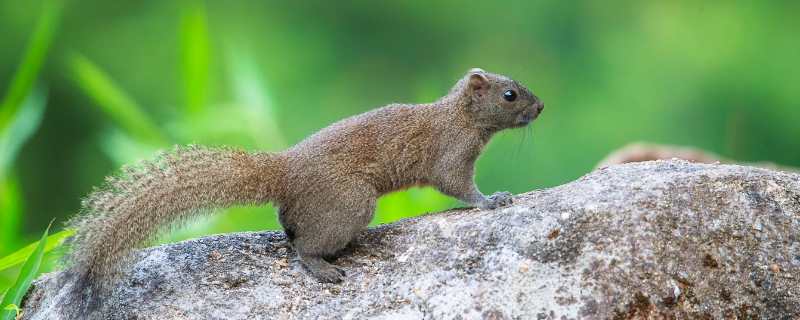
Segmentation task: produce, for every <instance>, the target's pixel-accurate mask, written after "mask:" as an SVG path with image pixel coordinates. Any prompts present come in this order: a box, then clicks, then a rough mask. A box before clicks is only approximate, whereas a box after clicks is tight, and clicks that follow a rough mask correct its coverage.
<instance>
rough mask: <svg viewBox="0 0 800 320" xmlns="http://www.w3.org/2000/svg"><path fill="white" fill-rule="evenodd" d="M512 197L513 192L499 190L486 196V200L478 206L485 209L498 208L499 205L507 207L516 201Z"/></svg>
mask: <svg viewBox="0 0 800 320" xmlns="http://www.w3.org/2000/svg"><path fill="white" fill-rule="evenodd" d="M511 197H512V195H511V192H508V191H502V192H501V191H498V192H495V193H494V194H493V195H491V196H488V197H486V200H485V201H484V202H483V203H482V204H481V205H480V206H478V207H479V208H481V209H483V210H491V209H497V208H499V207H505V206H507V205H510V204H511V203H513V202H514V201H513V200H512V199H511Z"/></svg>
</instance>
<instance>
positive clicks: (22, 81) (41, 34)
mask: <svg viewBox="0 0 800 320" xmlns="http://www.w3.org/2000/svg"><path fill="white" fill-rule="evenodd" d="M61 7H62V2H61V1H59V0H53V1H48V2H45V4H44V8H42V13H41V15H39V21H38V22H37V23H36V29H34V31H33V36H32V38H31V41H30V42H29V43H28V48H27V49H26V50H25V55H24V56H23V59H22V63H21V64H20V66H19V69H17V72H16V73H15V74H14V78H12V79H11V86H10V87H9V89H8V92H6V95H5V97H4V98H3V102H2V104H0V132H3V131H4V129H5V128H6V126H8V125H9V123H11V120H12V119H13V118H14V116H15V115H16V114H17V111H19V109H20V108H21V107H22V102H23V100H24V99H25V96H26V95H28V92H30V91H31V87H32V86H33V83H34V82H35V80H36V76H37V75H38V74H39V70H40V69H41V67H42V63H43V62H44V59H45V57H46V56H47V51H48V49H49V48H50V43H51V42H52V40H53V36H54V34H55V31H56V26H57V25H58V20H59V18H60V17H61ZM8 49H9V48H5V50H8Z"/></svg>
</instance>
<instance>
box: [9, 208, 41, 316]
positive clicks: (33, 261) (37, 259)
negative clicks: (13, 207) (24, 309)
mask: <svg viewBox="0 0 800 320" xmlns="http://www.w3.org/2000/svg"><path fill="white" fill-rule="evenodd" d="M50 224H51V225H52V222H50ZM48 231H50V226H47V230H45V231H44V235H42V240H40V241H39V245H37V246H36V249H35V250H33V253H32V254H31V255H30V257H28V260H26V261H25V263H24V264H23V265H22V269H21V270H20V273H19V278H17V282H16V283H14V285H13V286H11V288H9V289H8V291H6V294H5V296H3V301H2V302H0V306H2V307H3V308H5V307H6V306H8V305H11V304H13V305H17V306H19V303H20V302H21V301H22V296H23V295H25V291H28V287H30V286H31V282H33V278H34V277H35V276H36V271H38V270H39V265H40V264H41V263H42V255H44V248H45V246H46V245H47V232H48ZM15 316H16V312H15V311H14V310H5V309H3V310H0V320H13V319H14V317H15Z"/></svg>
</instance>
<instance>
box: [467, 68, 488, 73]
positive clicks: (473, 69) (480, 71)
mask: <svg viewBox="0 0 800 320" xmlns="http://www.w3.org/2000/svg"><path fill="white" fill-rule="evenodd" d="M469 73H470V74H473V73H486V71H483V69H481V68H472V69H469Z"/></svg>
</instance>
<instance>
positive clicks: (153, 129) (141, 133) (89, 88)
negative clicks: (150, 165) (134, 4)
mask: <svg viewBox="0 0 800 320" xmlns="http://www.w3.org/2000/svg"><path fill="white" fill-rule="evenodd" d="M68 64H69V69H70V74H71V75H72V78H73V79H74V80H75V82H76V83H77V84H78V85H79V86H81V88H83V90H84V91H86V93H87V94H89V96H90V97H92V99H94V100H95V102H97V105H98V106H99V107H100V109H101V110H103V112H105V113H106V114H107V115H108V116H109V117H110V118H111V120H113V121H114V122H115V123H116V124H117V125H118V126H119V127H120V128H122V129H123V130H124V131H125V133H127V134H128V135H130V136H131V137H132V138H134V139H136V140H139V141H141V142H145V143H148V144H152V145H157V146H163V145H166V144H167V139H166V137H165V136H164V134H163V133H162V131H161V130H159V129H158V127H157V126H156V125H155V122H154V121H153V120H152V119H150V117H149V116H148V115H147V113H145V112H144V110H143V109H142V107H140V106H139V104H137V103H136V102H135V101H134V100H133V98H131V97H130V95H128V94H127V93H125V92H124V91H122V89H120V88H119V86H117V84H116V83H114V81H113V80H111V77H109V76H108V75H107V74H106V73H105V72H103V70H102V69H100V67H98V66H97V65H96V64H94V63H93V62H92V61H90V60H89V59H87V58H86V57H84V56H82V55H80V54H78V53H73V54H71V55H70V57H69V62H68Z"/></svg>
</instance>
